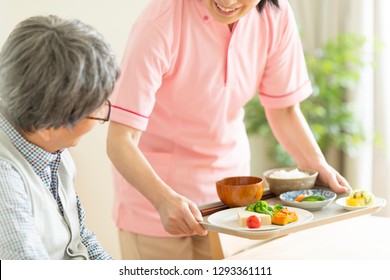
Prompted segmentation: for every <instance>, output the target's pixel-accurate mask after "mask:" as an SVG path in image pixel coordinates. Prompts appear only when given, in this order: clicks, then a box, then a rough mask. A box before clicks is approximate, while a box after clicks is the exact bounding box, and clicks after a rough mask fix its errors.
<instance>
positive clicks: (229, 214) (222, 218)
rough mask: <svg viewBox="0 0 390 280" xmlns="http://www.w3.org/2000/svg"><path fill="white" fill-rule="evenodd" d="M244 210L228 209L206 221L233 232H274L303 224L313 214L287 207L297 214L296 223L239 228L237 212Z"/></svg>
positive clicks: (311, 217)
mask: <svg viewBox="0 0 390 280" xmlns="http://www.w3.org/2000/svg"><path fill="white" fill-rule="evenodd" d="M245 208H246V207H237V208H230V209H226V210H222V211H219V212H217V213H214V214H212V215H210V216H209V217H208V221H209V223H210V224H213V225H216V226H220V227H224V228H229V229H234V230H250V231H264V230H275V229H280V228H286V227H289V226H293V225H297V224H303V223H306V222H308V221H310V220H311V219H313V214H312V213H311V212H309V211H307V210H304V209H300V208H295V207H288V209H290V210H291V211H294V212H296V213H297V215H298V221H296V222H293V223H289V224H287V225H284V226H279V225H262V226H261V227H260V228H248V227H241V226H240V224H239V222H238V216H237V210H238V209H245Z"/></svg>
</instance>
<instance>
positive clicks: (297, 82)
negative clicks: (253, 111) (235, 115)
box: [259, 1, 312, 108]
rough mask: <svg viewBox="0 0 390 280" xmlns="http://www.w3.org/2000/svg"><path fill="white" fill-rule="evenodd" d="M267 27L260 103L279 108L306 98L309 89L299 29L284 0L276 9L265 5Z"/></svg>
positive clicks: (310, 91)
mask: <svg viewBox="0 0 390 280" xmlns="http://www.w3.org/2000/svg"><path fill="white" fill-rule="evenodd" d="M265 12H266V13H268V17H269V19H268V24H269V25H270V26H269V30H270V44H269V52H268V53H269V55H268V58H267V63H266V68H265V71H264V74H263V77H262V80H261V83H260V88H259V94H260V101H261V103H262V105H263V106H264V107H268V108H282V107H288V106H291V105H294V104H296V103H299V102H301V101H302V100H304V99H306V98H307V97H308V96H309V95H310V94H311V93H312V87H311V83H310V79H309V75H308V72H307V67H306V61H305V57H304V53H303V49H302V43H301V40H300V36H299V31H298V28H297V25H296V22H295V17H294V15H293V12H292V9H291V7H290V5H289V4H288V1H280V9H276V8H275V7H269V6H268V7H267V8H266V10H265Z"/></svg>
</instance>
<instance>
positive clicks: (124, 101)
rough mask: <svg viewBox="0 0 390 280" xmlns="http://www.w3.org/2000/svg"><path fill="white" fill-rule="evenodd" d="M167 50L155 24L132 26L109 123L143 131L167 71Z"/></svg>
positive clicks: (143, 20) (165, 43)
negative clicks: (113, 122) (112, 122)
mask: <svg viewBox="0 0 390 280" xmlns="http://www.w3.org/2000/svg"><path fill="white" fill-rule="evenodd" d="M169 50H170V49H169V43H168V39H167V36H166V35H165V34H164V32H163V31H162V29H161V28H160V27H159V26H158V25H157V24H156V23H155V22H153V21H152V20H147V19H142V20H138V21H137V22H136V23H135V24H134V25H133V28H132V30H131V32H130V36H129V39H128V42H127V46H126V50H125V54H124V57H123V60H122V63H121V77H120V78H119V80H118V82H117V84H116V86H115V89H114V93H113V97H112V103H113V111H112V117H111V120H112V121H115V122H119V123H122V124H125V125H128V126H132V127H134V128H136V129H139V130H145V129H146V127H147V124H148V119H149V116H150V114H151V112H152V110H153V107H154V104H155V94H156V91H157V90H158V88H159V87H160V86H161V83H162V78H163V76H164V73H165V72H166V71H167V69H168V67H169V61H170V56H171V55H170V51H169Z"/></svg>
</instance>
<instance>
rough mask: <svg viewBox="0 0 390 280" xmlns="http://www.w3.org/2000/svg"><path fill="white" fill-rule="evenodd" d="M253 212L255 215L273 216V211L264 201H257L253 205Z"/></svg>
mask: <svg viewBox="0 0 390 280" xmlns="http://www.w3.org/2000/svg"><path fill="white" fill-rule="evenodd" d="M254 211H255V212H257V213H262V214H267V215H270V216H273V209H272V207H271V206H269V205H268V203H267V202H265V201H264V200H259V201H258V202H256V203H255V205H254Z"/></svg>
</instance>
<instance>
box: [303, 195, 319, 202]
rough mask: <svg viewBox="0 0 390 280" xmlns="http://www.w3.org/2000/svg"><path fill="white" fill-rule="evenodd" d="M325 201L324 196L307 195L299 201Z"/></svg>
mask: <svg viewBox="0 0 390 280" xmlns="http://www.w3.org/2000/svg"><path fill="white" fill-rule="evenodd" d="M323 200H325V196H323V195H309V196H306V197H305V198H304V199H302V200H301V201H309V202H310V201H323Z"/></svg>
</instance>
